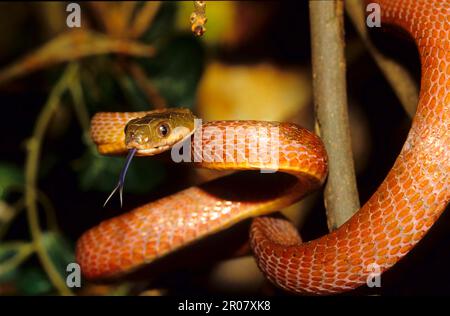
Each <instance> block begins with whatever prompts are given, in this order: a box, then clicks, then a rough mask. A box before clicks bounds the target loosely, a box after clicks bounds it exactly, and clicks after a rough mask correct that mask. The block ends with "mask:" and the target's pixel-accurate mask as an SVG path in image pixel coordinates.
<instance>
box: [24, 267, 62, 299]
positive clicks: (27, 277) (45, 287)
mask: <svg viewBox="0 0 450 316" xmlns="http://www.w3.org/2000/svg"><path fill="white" fill-rule="evenodd" d="M16 286H17V290H18V292H19V294H21V295H44V294H49V293H50V292H51V291H52V290H53V286H52V284H51V283H50V281H49V279H48V277H47V275H46V274H45V273H44V271H43V270H42V269H40V268H36V267H27V268H24V269H21V271H20V273H18V274H17V279H16Z"/></svg>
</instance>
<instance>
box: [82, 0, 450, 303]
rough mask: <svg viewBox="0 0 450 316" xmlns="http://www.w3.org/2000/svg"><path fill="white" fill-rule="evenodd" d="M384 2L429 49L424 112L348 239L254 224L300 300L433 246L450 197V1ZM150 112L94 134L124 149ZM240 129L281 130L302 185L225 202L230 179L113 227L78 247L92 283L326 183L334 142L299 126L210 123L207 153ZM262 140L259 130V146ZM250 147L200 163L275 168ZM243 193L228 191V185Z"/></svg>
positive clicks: (104, 118)
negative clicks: (133, 126)
mask: <svg viewBox="0 0 450 316" xmlns="http://www.w3.org/2000/svg"><path fill="white" fill-rule="evenodd" d="M377 2H378V3H379V4H380V6H381V14H382V20H381V21H382V23H385V24H394V25H396V26H399V27H401V28H403V29H404V30H406V31H407V32H409V33H410V34H411V35H412V37H413V38H414V39H415V41H416V44H417V46H418V49H419V53H420V56H421V64H422V78H421V90H420V96H419V104H418V108H417V112H416V115H415V117H414V119H413V122H412V127H411V130H410V132H409V134H408V137H407V139H406V142H405V144H404V146H403V148H402V151H401V153H400V154H399V156H398V158H397V160H396V162H395V164H394V166H393V167H392V169H391V170H390V172H389V174H388V175H387V177H386V178H385V180H384V181H383V183H382V184H381V185H380V186H379V188H378V189H377V190H376V192H375V193H374V194H373V195H372V197H371V198H370V199H369V200H368V201H367V202H366V204H365V205H364V206H363V207H362V208H361V209H360V210H359V211H358V212H357V213H356V214H355V215H354V216H353V217H352V218H351V219H350V220H349V221H347V222H346V223H345V224H344V225H342V226H341V227H340V228H339V229H337V230H336V231H333V232H331V233H329V234H328V235H325V236H323V237H321V238H319V239H316V240H313V241H309V242H305V243H302V242H301V239H300V237H299V235H298V233H297V230H296V229H295V228H294V227H293V226H292V225H291V224H290V223H289V222H287V221H286V220H283V219H275V218H272V217H266V216H262V217H256V218H255V219H254V220H253V222H252V225H251V229H250V240H251V245H252V249H253V252H254V254H255V257H256V260H257V263H258V266H259V267H260V269H261V270H262V271H263V273H264V274H265V275H266V276H267V277H268V279H270V280H271V281H272V282H273V283H275V284H276V285H278V286H279V287H281V288H284V289H286V290H289V291H292V292H295V293H312V294H331V293H339V292H343V291H348V290H350V289H354V288H356V287H358V286H361V285H363V284H365V283H366V280H367V276H368V273H369V272H370V271H368V266H369V265H371V264H374V263H375V264H377V265H378V266H379V267H380V270H381V272H383V271H385V270H387V269H389V268H390V267H392V266H393V265H394V264H395V263H396V262H397V261H398V260H400V259H401V258H402V257H403V256H405V255H406V254H407V253H408V252H409V251H410V250H411V248H412V247H414V245H415V244H416V243H417V242H419V240H421V238H422V237H423V236H424V235H425V233H426V232H427V231H428V229H429V228H430V227H431V226H432V225H433V223H434V222H435V221H436V220H437V219H438V217H439V215H440V214H441V213H442V211H443V210H444V209H445V207H446V205H447V203H448V201H449V199H450V188H449V181H448V178H447V177H448V175H449V174H450V148H449V145H450V133H449V132H448V131H449V127H450V2H448V1H424V0H420V1H419V0H418V1H413V0H405V1H391V0H381V1H377ZM142 115H143V114H142V113H113V114H111V113H99V114H97V115H96V116H95V117H94V118H93V122H92V133H93V134H95V135H97V136H96V137H99V136H98V135H101V134H104V135H103V136H105V137H106V138H107V137H110V141H111V142H112V145H113V146H118V147H120V148H122V149H123V146H124V145H123V128H124V126H125V124H126V123H127V121H128V120H130V119H131V118H135V117H139V116H142ZM233 126H234V127H236V126H241V127H244V128H248V127H265V128H268V127H269V131H270V127H276V128H277V131H278V133H279V135H278V136H279V157H278V158H279V160H278V162H279V163H278V166H277V167H278V170H279V171H282V172H285V173H290V174H292V175H294V176H296V179H297V180H298V181H287V182H286V183H285V185H284V186H281V187H278V188H276V189H274V190H273V191H271V194H268V196H261V197H258V198H254V197H253V198H245V197H244V198H242V199H240V196H239V195H242V196H245V190H243V189H242V188H241V189H240V192H239V193H238V194H232V193H229V192H225V193H223V195H222V194H221V193H220V191H221V185H222V182H220V180H216V181H213V182H212V183H206V184H204V185H200V186H198V187H191V188H188V189H186V190H183V191H181V192H179V193H177V194H174V195H171V196H169V197H165V198H162V199H160V200H157V201H155V202H151V203H149V204H146V205H143V206H141V207H139V208H137V209H135V210H133V211H132V212H129V213H126V214H123V215H121V216H118V217H115V218H112V219H109V220H107V221H104V222H102V223H101V224H100V225H98V226H97V227H94V228H92V229H91V230H89V231H88V232H86V233H85V234H83V236H82V237H81V238H80V240H79V241H78V244H77V249H76V257H77V262H78V263H79V264H80V265H81V269H82V272H83V274H84V276H85V277H87V278H89V279H97V278H108V277H113V276H117V275H121V274H123V273H126V272H129V271H132V270H134V269H136V268H138V267H140V266H142V265H144V264H148V263H150V262H152V261H153V260H154V259H156V258H160V257H162V256H164V255H166V254H167V253H169V252H172V251H174V250H175V249H178V248H180V247H182V246H184V245H186V244H189V243H192V242H193V241H195V240H198V239H200V238H202V237H204V236H206V235H209V234H212V233H214V232H217V231H219V230H223V229H225V228H226V227H229V226H230V225H232V224H234V223H236V222H237V221H240V220H242V219H244V218H248V217H255V216H258V215H261V214H267V213H269V212H271V211H275V210H277V209H279V208H281V207H283V206H287V205H289V204H291V203H293V202H294V201H296V200H298V199H300V198H301V197H302V196H304V195H305V194H306V193H308V192H310V191H311V190H313V189H316V188H318V187H319V186H320V185H321V184H322V183H323V181H324V179H325V176H326V153H325V151H324V149H323V145H322V143H321V141H320V139H319V138H318V137H316V136H315V135H314V134H312V133H311V132H308V131H306V130H305V129H303V128H300V127H298V126H296V125H294V124H290V123H270V122H256V121H218V122H209V123H206V124H204V125H203V126H202V130H203V131H205V133H204V135H203V138H202V141H201V142H200V145H202V146H206V147H207V146H211V145H214V142H216V141H217V139H218V138H214V137H213V138H208V131H207V130H208V128H211V127H212V128H213V129H216V130H219V131H223V130H224V129H225V128H226V127H233ZM250 130H251V128H250ZM255 130H257V129H255ZM205 134H206V135H205ZM269 134H270V132H269ZM108 135H109V136H108ZM111 135H112V136H111ZM257 136H258V135H256V134H251V133H250V135H249V137H250V138H249V139H251V138H252V137H257ZM266 136H267V135H266ZM224 137H225V136H224ZM223 140H225V139H223ZM220 144H222V143H220ZM245 144H246V145H245V146H244V150H243V151H241V152H238V153H236V155H241V158H243V159H242V160H243V161H240V162H239V163H230V162H227V161H226V160H225V162H216V161H217V160H214V162H205V161H203V162H197V163H194V164H196V165H198V166H200V167H205V168H212V169H259V168H263V169H264V168H266V167H267V166H266V165H265V164H264V163H256V164H255V163H250V161H249V157H248V156H249V152H250V149H251V148H250V146H251V142H247V143H245ZM197 145H199V144H197ZM195 146H196V145H195V142H193V147H195ZM194 149H195V148H194ZM224 152H225V150H224ZM216 155H217V153H216ZM220 155H224V153H221V154H220ZM216 158H217V157H216ZM219 158H223V157H222V156H221V157H219ZM234 176H235V175H232V176H231V178H230V179H231V180H233V177H234ZM262 176H264V175H262ZM231 180H230V181H231ZM226 181H227V180H225V181H224V182H226ZM223 185H225V184H223ZM234 185H236V184H234ZM232 187H233V185H232V184H230V183H228V187H227V188H228V189H230V188H232ZM224 190H225V189H224ZM238 191H239V190H238ZM228 193H229V194H228Z"/></svg>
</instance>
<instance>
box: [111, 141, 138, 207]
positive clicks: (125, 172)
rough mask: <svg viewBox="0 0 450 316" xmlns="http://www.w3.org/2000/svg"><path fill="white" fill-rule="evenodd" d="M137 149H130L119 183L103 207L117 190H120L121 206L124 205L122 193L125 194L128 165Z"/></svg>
mask: <svg viewBox="0 0 450 316" xmlns="http://www.w3.org/2000/svg"><path fill="white" fill-rule="evenodd" d="M136 151H137V149H136V148H133V149H130V151H129V152H128V155H127V159H126V160H125V165H124V166H123V168H122V171H120V175H119V182H118V183H117V185H116V187H115V188H114V190H113V191H112V192H111V194H110V195H109V196H108V198H107V199H106V201H105V203H104V204H103V207H105V206H106V204H107V203H108V201H109V200H110V199H111V197H112V196H113V195H114V193H116V191H117V190H119V196H120V207H122V202H123V199H122V195H123V186H124V185H125V176H126V175H127V171H128V167H129V166H130V163H131V160H132V159H133V157H134V154H135V153H136Z"/></svg>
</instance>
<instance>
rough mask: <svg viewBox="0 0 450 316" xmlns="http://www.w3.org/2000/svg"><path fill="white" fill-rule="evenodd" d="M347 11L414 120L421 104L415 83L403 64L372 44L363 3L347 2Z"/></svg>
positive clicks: (349, 0)
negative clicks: (382, 52)
mask: <svg viewBox="0 0 450 316" xmlns="http://www.w3.org/2000/svg"><path fill="white" fill-rule="evenodd" d="M345 11H346V12H347V14H348V16H349V17H350V20H351V21H352V23H353V25H354V26H355V28H356V31H357V32H358V34H359V36H360V37H361V39H362V40H363V42H364V44H365V45H366V47H367V50H368V51H369V53H370V54H371V55H372V57H373V59H374V60H375V62H376V63H377V65H378V67H380V69H381V71H382V72H383V74H384V76H385V77H386V79H387V81H388V82H389V83H390V85H391V87H392V89H393V90H394V92H395V94H396V95H397V98H398V99H399V100H400V103H401V104H402V106H403V108H404V109H405V111H406V113H408V115H409V117H411V118H412V117H413V116H414V113H416V106H417V103H418V102H419V91H418V89H417V85H416V83H415V81H414V80H413V78H412V77H411V75H410V74H409V73H408V71H407V70H406V69H405V68H404V67H403V66H402V65H401V64H399V63H397V62H396V61H395V60H393V59H390V58H388V57H386V56H384V55H383V54H381V53H380V51H379V50H378V49H377V48H376V47H375V46H374V45H373V44H372V42H371V41H370V38H369V34H368V33H367V29H366V25H365V18H364V8H363V6H362V3H361V1H359V0H347V1H346V2H345Z"/></svg>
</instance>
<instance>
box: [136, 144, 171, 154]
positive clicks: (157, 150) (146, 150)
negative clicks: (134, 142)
mask: <svg viewBox="0 0 450 316" xmlns="http://www.w3.org/2000/svg"><path fill="white" fill-rule="evenodd" d="M170 147H171V145H161V146H157V147H152V148H142V149H137V151H136V156H153V155H157V154H159V153H162V152H164V151H166V150H168V149H170Z"/></svg>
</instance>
